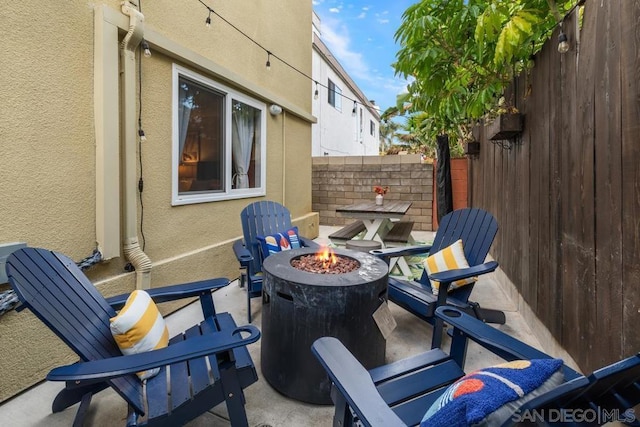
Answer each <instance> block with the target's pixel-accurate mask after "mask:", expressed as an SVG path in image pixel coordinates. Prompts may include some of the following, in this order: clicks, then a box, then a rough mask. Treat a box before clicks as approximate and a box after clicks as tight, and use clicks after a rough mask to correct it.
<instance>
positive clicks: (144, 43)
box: [140, 39, 151, 58]
mask: <svg viewBox="0 0 640 427" xmlns="http://www.w3.org/2000/svg"><path fill="white" fill-rule="evenodd" d="M140 44H141V46H142V52H143V53H144V57H145V58H149V57H150V56H151V49H149V43H147V41H146V40H144V39H142V43H140Z"/></svg>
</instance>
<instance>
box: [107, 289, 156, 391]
mask: <svg viewBox="0 0 640 427" xmlns="http://www.w3.org/2000/svg"><path fill="white" fill-rule="evenodd" d="M110 322H111V334H112V335H113V339H114V340H115V341H116V344H118V347H120V351H122V354H124V355H129V354H137V353H142V352H145V351H151V350H155V349H157V348H163V347H166V346H167V345H168V343H169V330H168V329H167V325H166V323H165V321H164V318H163V317H162V314H160V311H159V310H158V307H157V306H156V304H155V303H154V302H153V300H152V299H151V297H150V296H149V294H148V293H147V292H145V291H141V290H135V291H133V292H132V293H131V295H129V298H127V303H126V304H125V306H124V307H122V310H120V312H119V313H118V315H117V316H116V317H112V318H111V319H110ZM158 372H160V368H154V369H149V370H147V371H143V372H138V377H140V379H141V380H145V379H147V378H151V377H153V376H154V375H157V374H158Z"/></svg>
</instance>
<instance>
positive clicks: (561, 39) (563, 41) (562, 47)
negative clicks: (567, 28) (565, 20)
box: [558, 27, 570, 53]
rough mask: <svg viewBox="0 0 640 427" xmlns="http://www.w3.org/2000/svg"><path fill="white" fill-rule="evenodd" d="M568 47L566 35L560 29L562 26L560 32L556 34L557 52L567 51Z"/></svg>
mask: <svg viewBox="0 0 640 427" xmlns="http://www.w3.org/2000/svg"><path fill="white" fill-rule="evenodd" d="M569 47H570V46H569V41H568V40H567V35H566V34H565V33H564V31H562V27H560V34H558V52H560V53H567V52H568V51H569Z"/></svg>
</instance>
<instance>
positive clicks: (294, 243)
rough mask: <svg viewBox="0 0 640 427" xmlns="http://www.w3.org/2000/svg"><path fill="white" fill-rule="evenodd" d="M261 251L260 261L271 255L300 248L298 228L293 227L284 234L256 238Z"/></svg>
mask: <svg viewBox="0 0 640 427" xmlns="http://www.w3.org/2000/svg"><path fill="white" fill-rule="evenodd" d="M257 239H258V241H259V242H260V248H261V250H262V259H265V258H266V257H268V256H269V255H271V254H275V253H277V252H281V251H288V250H291V249H297V248H299V247H300V239H299V237H298V227H293V228H291V229H289V230H287V231H285V232H284V233H275V234H271V235H269V236H257Z"/></svg>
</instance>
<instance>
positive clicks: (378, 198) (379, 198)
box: [376, 194, 384, 206]
mask: <svg viewBox="0 0 640 427" xmlns="http://www.w3.org/2000/svg"><path fill="white" fill-rule="evenodd" d="M383 204H384V196H382V194H378V195H377V196H376V205H378V206H382V205H383Z"/></svg>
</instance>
